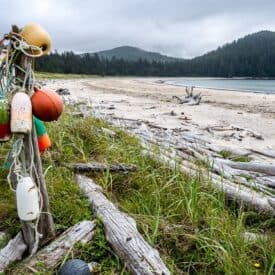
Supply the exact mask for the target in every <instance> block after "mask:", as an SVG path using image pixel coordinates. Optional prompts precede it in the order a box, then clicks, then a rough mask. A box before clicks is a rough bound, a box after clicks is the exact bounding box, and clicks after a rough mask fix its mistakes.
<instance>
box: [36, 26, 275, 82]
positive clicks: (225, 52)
mask: <svg viewBox="0 0 275 275" xmlns="http://www.w3.org/2000/svg"><path fill="white" fill-rule="evenodd" d="M153 61H154V62H153ZM37 69H38V70H40V71H46V72H63V73H82V74H100V75H133V76H206V77H267V78H274V77H275V32H272V31H260V32H257V33H254V34H250V35H247V36H245V37H243V38H240V39H238V40H235V41H233V42H232V43H228V44H225V45H224V46H222V47H219V48H218V49H216V50H214V51H210V52H208V53H206V54H204V55H202V56H198V57H195V58H192V59H178V58H173V57H168V56H165V55H162V54H159V53H155V52H148V51H144V50H142V49H139V48H135V47H130V46H122V47H118V48H115V49H112V50H108V51H101V52H98V53H96V54H95V53H94V54H89V53H88V54H81V55H78V54H74V53H73V52H65V53H62V54H59V53H57V52H55V53H51V54H50V55H49V56H43V57H41V58H39V60H38V62H37Z"/></svg>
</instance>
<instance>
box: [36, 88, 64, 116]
mask: <svg viewBox="0 0 275 275" xmlns="http://www.w3.org/2000/svg"><path fill="white" fill-rule="evenodd" d="M34 91H35V92H34V94H33V96H32V97H31V102H32V112H33V114H34V115H35V116H36V117H37V118H39V119H40V120H42V121H53V120H57V119H58V118H59V116H60V115H61V113H62V112H63V110H64V104H63V101H62V98H61V97H60V96H59V95H58V94H57V93H56V92H54V91H51V90H47V89H43V90H42V89H38V88H34Z"/></svg>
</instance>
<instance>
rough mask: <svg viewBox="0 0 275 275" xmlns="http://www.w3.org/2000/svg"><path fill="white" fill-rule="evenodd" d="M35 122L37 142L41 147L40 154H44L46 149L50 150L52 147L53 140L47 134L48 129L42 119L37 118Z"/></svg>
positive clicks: (34, 118)
mask: <svg viewBox="0 0 275 275" xmlns="http://www.w3.org/2000/svg"><path fill="white" fill-rule="evenodd" d="M33 120H34V126H35V130H36V135H37V142H38V147H39V152H40V153H43V152H44V151H45V150H46V149H48V148H50V147H51V146H52V143H51V140H50V138H49V136H48V134H47V130H46V127H45V125H44V123H43V121H41V120H40V119H38V118H37V117H35V116H34V117H33Z"/></svg>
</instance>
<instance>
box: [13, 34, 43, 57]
mask: <svg viewBox="0 0 275 275" xmlns="http://www.w3.org/2000/svg"><path fill="white" fill-rule="evenodd" d="M13 40H14V41H13ZM12 45H13V47H14V49H15V50H18V51H21V52H22V53H23V54H24V55H26V56H29V57H40V56H42V55H43V51H42V49H41V48H40V47H38V46H34V45H29V44H28V43H27V42H25V41H24V40H23V39H22V38H21V39H20V38H18V37H17V36H15V35H12ZM28 50H30V51H31V52H38V53H36V54H30V53H28V52H27V51H28Z"/></svg>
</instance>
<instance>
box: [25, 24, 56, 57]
mask: <svg viewBox="0 0 275 275" xmlns="http://www.w3.org/2000/svg"><path fill="white" fill-rule="evenodd" d="M20 35H21V37H22V38H23V39H24V41H26V42H27V43H28V44H29V45H32V46H36V47H38V48H40V49H41V50H42V55H46V54H48V53H49V52H50V50H51V45H52V42H51V37H50V35H49V34H48V33H47V32H46V31H45V30H44V29H43V28H42V27H41V26H40V25H38V24H28V25H26V26H25V27H24V28H23V29H22V31H21V32H20ZM32 53H33V54H38V51H35V50H33V52H32Z"/></svg>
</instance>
